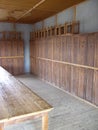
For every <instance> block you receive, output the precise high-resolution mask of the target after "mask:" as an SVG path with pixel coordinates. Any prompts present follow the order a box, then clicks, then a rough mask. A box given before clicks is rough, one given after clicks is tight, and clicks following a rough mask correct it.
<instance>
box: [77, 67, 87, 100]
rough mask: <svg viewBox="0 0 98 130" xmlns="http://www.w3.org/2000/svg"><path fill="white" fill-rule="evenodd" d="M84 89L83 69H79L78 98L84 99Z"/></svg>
mask: <svg viewBox="0 0 98 130" xmlns="http://www.w3.org/2000/svg"><path fill="white" fill-rule="evenodd" d="M84 87H86V86H85V69H84V68H80V67H79V86H78V96H79V97H81V98H84Z"/></svg>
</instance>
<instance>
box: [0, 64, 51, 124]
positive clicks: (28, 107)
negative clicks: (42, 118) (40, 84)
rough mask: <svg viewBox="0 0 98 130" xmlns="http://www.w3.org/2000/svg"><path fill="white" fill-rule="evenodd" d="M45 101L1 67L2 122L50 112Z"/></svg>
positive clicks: (49, 107)
mask: <svg viewBox="0 0 98 130" xmlns="http://www.w3.org/2000/svg"><path fill="white" fill-rule="evenodd" d="M51 109H52V106H51V105H49V104H48V103H47V102H46V101H45V100H43V99H42V98H41V97H39V96H38V95H37V94H36V93H34V92H32V91H31V90H30V89H29V88H28V87H26V86H25V85H24V84H23V83H21V82H20V81H19V80H17V79H15V78H14V76H12V75H11V74H10V73H8V72H7V71H6V70H4V69H3V68H2V67H0V122H5V121H7V120H9V119H11V120H13V119H18V118H21V117H26V116H33V115H36V114H41V113H42V112H48V111H50V110H51Z"/></svg>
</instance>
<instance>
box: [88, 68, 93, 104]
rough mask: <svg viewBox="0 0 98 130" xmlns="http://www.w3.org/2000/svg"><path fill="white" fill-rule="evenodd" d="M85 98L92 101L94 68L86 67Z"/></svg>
mask: <svg viewBox="0 0 98 130" xmlns="http://www.w3.org/2000/svg"><path fill="white" fill-rule="evenodd" d="M86 72H87V73H86V80H87V81H86V82H87V84H86V100H88V101H90V102H92V97H93V77H94V70H91V69H86Z"/></svg>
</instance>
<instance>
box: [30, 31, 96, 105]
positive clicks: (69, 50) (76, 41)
mask: <svg viewBox="0 0 98 130" xmlns="http://www.w3.org/2000/svg"><path fill="white" fill-rule="evenodd" d="M30 45H31V46H30V49H31V50H30V52H31V73H33V74H36V75H37V76H39V77H40V78H41V79H43V80H46V81H47V82H49V83H51V84H53V85H55V86H57V87H59V88H61V89H63V90H65V91H68V92H70V93H72V94H73V95H76V96H79V97H81V98H83V99H85V100H87V101H89V102H91V103H93V104H96V105H98V33H93V34H83V35H66V36H53V37H47V38H39V39H38V38H37V39H34V40H32V41H30Z"/></svg>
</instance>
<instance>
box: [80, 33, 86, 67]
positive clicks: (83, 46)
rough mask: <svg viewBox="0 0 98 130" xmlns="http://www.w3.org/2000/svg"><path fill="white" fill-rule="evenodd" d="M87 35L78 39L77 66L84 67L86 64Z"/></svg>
mask: <svg viewBox="0 0 98 130" xmlns="http://www.w3.org/2000/svg"><path fill="white" fill-rule="evenodd" d="M86 62H87V35H80V37H79V64H81V65H86V64H87V63H86Z"/></svg>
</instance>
